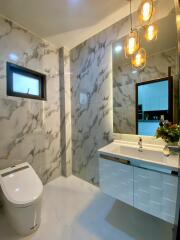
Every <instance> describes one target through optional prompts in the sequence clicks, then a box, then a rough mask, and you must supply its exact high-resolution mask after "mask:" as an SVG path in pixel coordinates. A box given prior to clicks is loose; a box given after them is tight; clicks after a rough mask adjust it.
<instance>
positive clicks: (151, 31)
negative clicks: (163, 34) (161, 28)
mask: <svg viewBox="0 0 180 240" xmlns="http://www.w3.org/2000/svg"><path fill="white" fill-rule="evenodd" d="M157 33H158V28H157V26H156V25H155V24H150V25H148V26H146V29H145V39H146V40H147V41H148V42H149V41H152V40H156V39H157Z"/></svg>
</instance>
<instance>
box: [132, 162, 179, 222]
mask: <svg viewBox="0 0 180 240" xmlns="http://www.w3.org/2000/svg"><path fill="white" fill-rule="evenodd" d="M177 186H178V177H177V176H172V175H168V174H165V173H158V172H153V171H151V170H145V169H140V168H138V167H134V207H135V208H138V209H140V210H142V211H144V212H147V213H149V214H151V215H153V216H156V217H159V218H161V219H163V220H165V221H168V222H170V223H174V219H175V210H176V200H177Z"/></svg>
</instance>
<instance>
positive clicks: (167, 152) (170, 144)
mask: <svg viewBox="0 0 180 240" xmlns="http://www.w3.org/2000/svg"><path fill="white" fill-rule="evenodd" d="M177 145H178V142H168V143H166V145H165V146H164V148H163V154H164V155H165V156H166V157H168V156H169V155H171V154H172V151H171V150H170V149H169V147H170V146H177Z"/></svg>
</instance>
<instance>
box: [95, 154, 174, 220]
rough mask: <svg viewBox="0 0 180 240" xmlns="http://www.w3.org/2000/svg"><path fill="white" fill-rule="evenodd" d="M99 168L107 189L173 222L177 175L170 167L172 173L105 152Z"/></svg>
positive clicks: (104, 188)
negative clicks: (108, 154) (106, 154)
mask: <svg viewBox="0 0 180 240" xmlns="http://www.w3.org/2000/svg"><path fill="white" fill-rule="evenodd" d="M116 160H117V161H116ZM147 166H148V165H147ZM145 167H146V165H145ZM148 167H149V166H148ZM155 169H156V170H155ZM99 170H100V172H99V174H100V188H101V190H102V191H103V192H104V193H106V194H108V195H110V196H112V197H114V198H116V199H118V200H120V201H122V202H125V203H127V204H129V205H131V206H133V207H135V208H137V209H140V210H142V211H144V212H146V213H149V214H151V215H153V216H156V217H158V218H161V219H163V220H165V221H167V222H170V223H174V220H175V210H176V201H177V188H178V176H174V175H172V174H171V171H170V170H168V171H169V173H167V172H166V170H165V169H163V170H164V171H165V172H163V170H162V169H160V170H159V171H158V170H157V168H154V170H152V169H148V168H144V167H142V166H139V165H133V161H132V162H131V161H130V162H129V161H126V160H122V159H118V158H117V159H116V158H114V157H111V156H105V155H101V157H100V158H99Z"/></svg>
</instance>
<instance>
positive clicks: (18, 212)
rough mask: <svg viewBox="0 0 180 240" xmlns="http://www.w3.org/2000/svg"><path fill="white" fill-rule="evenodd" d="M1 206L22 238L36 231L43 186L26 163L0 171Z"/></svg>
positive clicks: (39, 217)
mask: <svg viewBox="0 0 180 240" xmlns="http://www.w3.org/2000/svg"><path fill="white" fill-rule="evenodd" d="M0 185H1V190H2V199H3V205H4V207H5V212H6V214H7V217H8V219H9V221H10V223H11V225H12V227H13V228H14V230H15V231H16V232H17V233H18V234H20V235H23V236H26V235H29V234H31V233H33V232H34V231H36V230H37V229H38V227H39V226H40V222H41V200H42V194H43V185H42V182H41V180H40V179H39V177H38V176H37V174H36V173H35V171H34V170H33V168H32V167H31V166H30V165H29V164H28V163H22V164H18V165H15V166H12V167H9V168H6V169H3V170H0Z"/></svg>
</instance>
